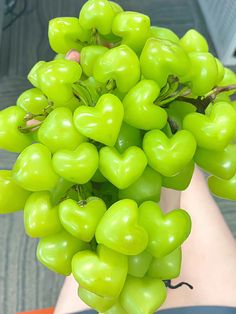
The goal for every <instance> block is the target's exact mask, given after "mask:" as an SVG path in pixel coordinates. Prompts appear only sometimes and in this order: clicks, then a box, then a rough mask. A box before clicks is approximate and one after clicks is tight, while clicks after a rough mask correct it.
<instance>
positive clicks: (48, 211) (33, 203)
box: [24, 191, 62, 238]
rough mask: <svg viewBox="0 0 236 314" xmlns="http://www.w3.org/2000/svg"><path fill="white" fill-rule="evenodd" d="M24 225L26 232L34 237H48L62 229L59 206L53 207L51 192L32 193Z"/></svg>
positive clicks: (26, 208)
mask: <svg viewBox="0 0 236 314" xmlns="http://www.w3.org/2000/svg"><path fill="white" fill-rule="evenodd" d="M24 225H25V232H26V234H27V235H28V236H30V237H33V238H41V237H46V236H48V235H50V234H55V233H57V232H59V231H60V230H61V229H62V226H61V223H60V219H59V216H58V207H57V206H56V207H53V205H52V201H51V194H50V193H49V192H47V191H43V192H35V193H32V194H31V195H30V197H29V198H28V199H27V202H26V204H25V208H24Z"/></svg>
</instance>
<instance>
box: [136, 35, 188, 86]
mask: <svg viewBox="0 0 236 314" xmlns="http://www.w3.org/2000/svg"><path fill="white" fill-rule="evenodd" d="M140 65H141V71H142V74H143V76H144V77H145V78H146V79H151V80H154V81H156V83H157V84H158V85H159V87H160V88H162V87H163V86H164V85H166V83H167V78H168V76H169V75H176V76H178V77H180V78H181V77H182V76H185V75H186V74H187V73H188V72H189V68H190V61H189V58H188V55H187V54H186V53H185V51H184V50H183V48H182V47H180V46H179V45H178V44H176V43H174V42H170V41H168V40H161V39H156V38H149V39H148V40H147V41H146V44H145V46H144V48H143V51H142V53H141V56H140Z"/></svg>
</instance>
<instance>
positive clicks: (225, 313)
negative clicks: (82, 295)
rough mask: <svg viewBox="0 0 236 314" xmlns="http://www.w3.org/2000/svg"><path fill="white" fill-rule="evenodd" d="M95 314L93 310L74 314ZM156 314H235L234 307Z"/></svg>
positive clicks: (215, 307) (182, 309) (199, 308)
mask: <svg viewBox="0 0 236 314" xmlns="http://www.w3.org/2000/svg"><path fill="white" fill-rule="evenodd" d="M95 313H96V314H97V312H96V311H94V310H87V311H83V312H76V313H74V314H95ZM156 314H236V307H228V306H186V307H178V308H171V309H166V310H161V311H157V312H156Z"/></svg>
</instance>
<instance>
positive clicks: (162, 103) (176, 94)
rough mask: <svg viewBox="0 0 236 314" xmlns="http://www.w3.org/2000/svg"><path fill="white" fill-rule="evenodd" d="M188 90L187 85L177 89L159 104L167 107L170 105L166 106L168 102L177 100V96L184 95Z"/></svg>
mask: <svg viewBox="0 0 236 314" xmlns="http://www.w3.org/2000/svg"><path fill="white" fill-rule="evenodd" d="M187 90H188V87H187V86H185V87H184V88H183V89H181V90H179V91H176V92H175V93H173V94H172V95H171V96H170V97H168V98H166V99H164V100H162V101H161V102H160V103H158V104H159V106H161V107H163V108H167V107H168V106H166V105H167V104H169V103H170V102H172V101H173V100H175V99H176V98H177V97H179V96H182V95H183V94H184V93H185V92H186V91H187Z"/></svg>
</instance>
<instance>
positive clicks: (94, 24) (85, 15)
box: [79, 0, 116, 35]
mask: <svg viewBox="0 0 236 314" xmlns="http://www.w3.org/2000/svg"><path fill="white" fill-rule="evenodd" d="M115 15H116V11H115V10H113V6H112V5H111V3H110V1H108V0H99V1H98V0H88V1H86V3H85V4H84V5H83V6H82V8H81V10H80V15H79V21H80V24H81V26H82V27H83V28H84V29H85V30H92V29H96V30H98V32H99V33H101V34H102V35H107V34H110V33H111V27H112V22H113V19H114V17H115ZM104 21H106V22H105V23H104Z"/></svg>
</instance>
